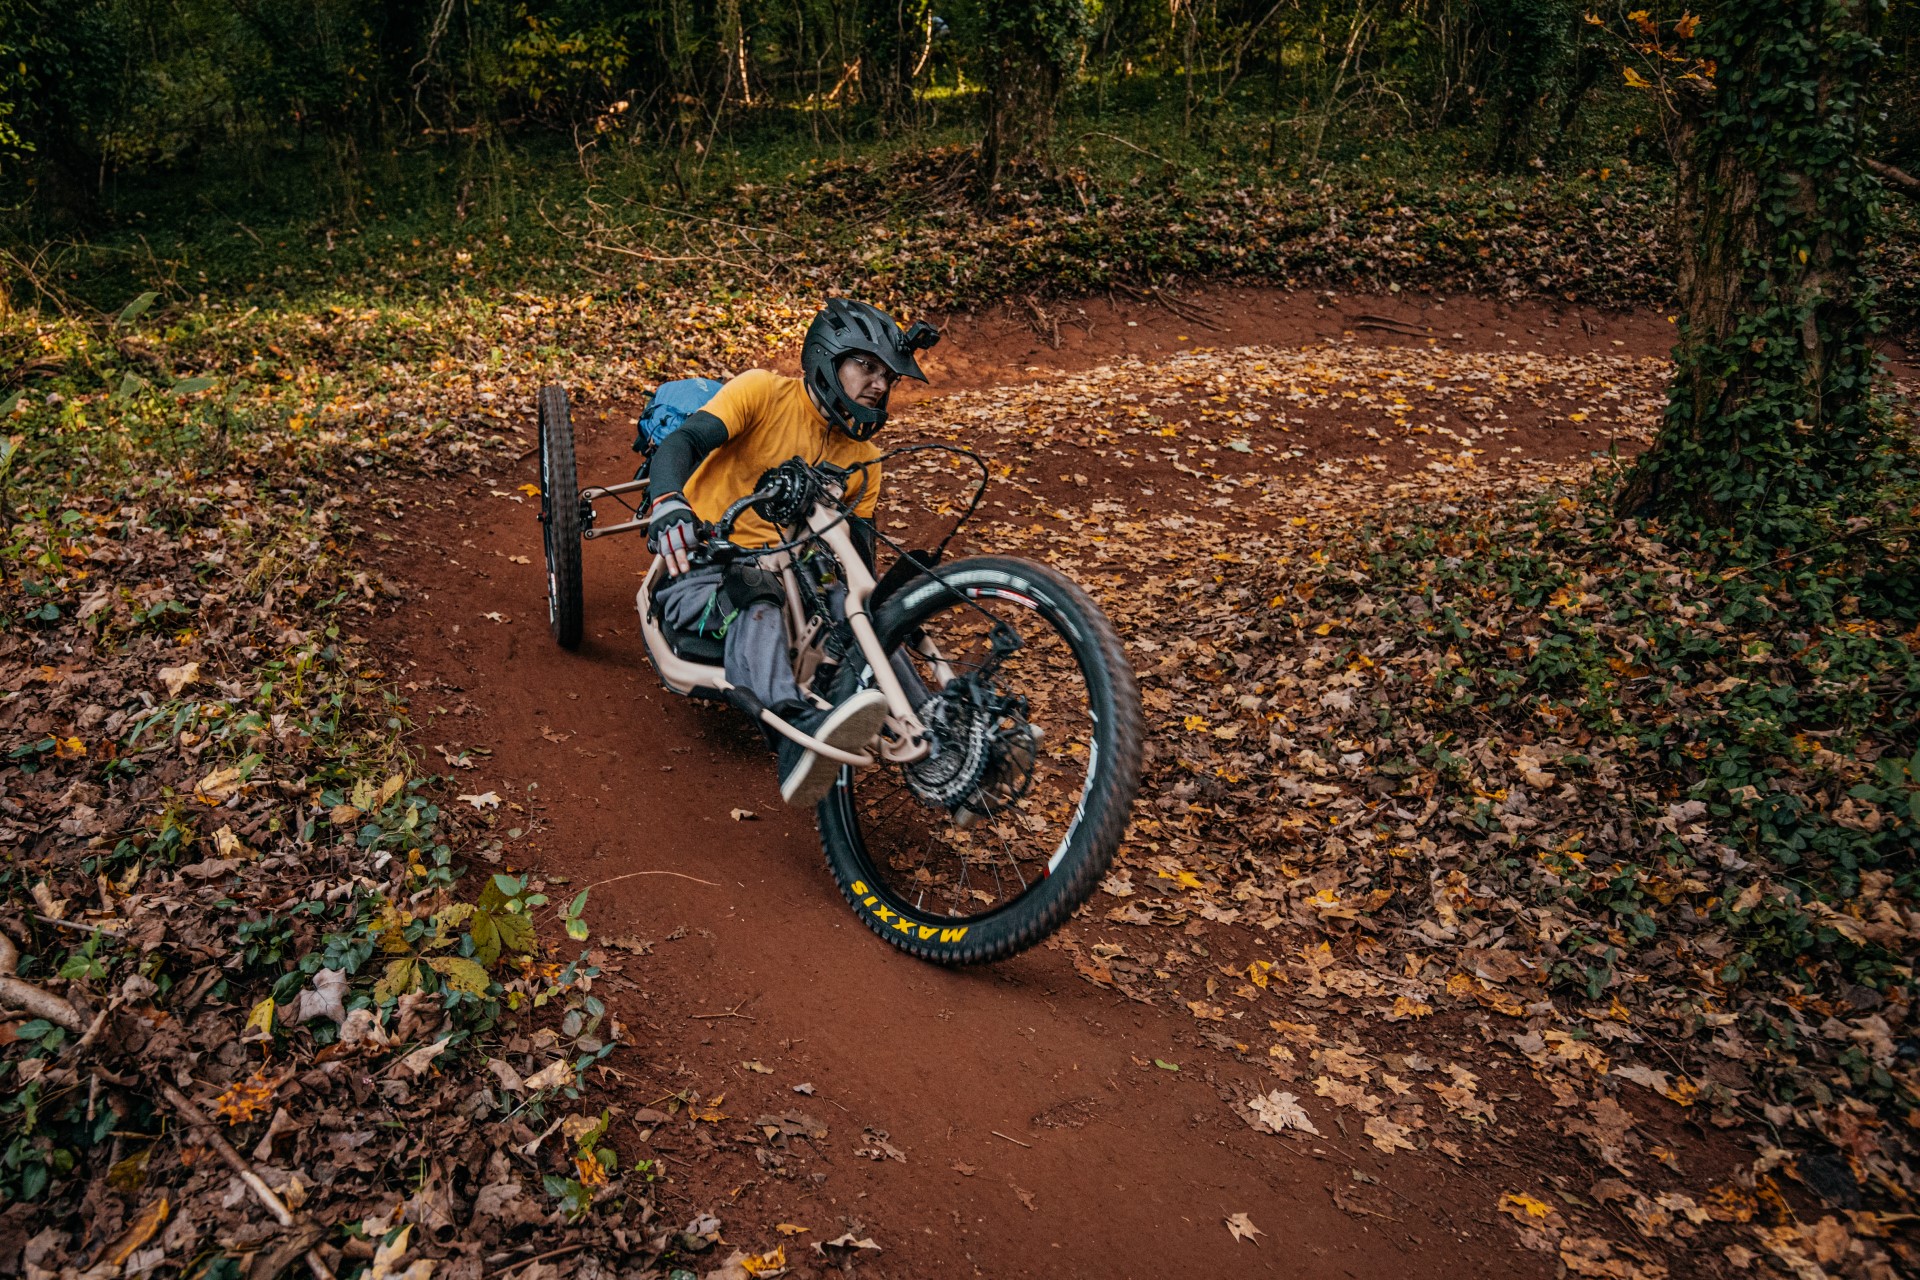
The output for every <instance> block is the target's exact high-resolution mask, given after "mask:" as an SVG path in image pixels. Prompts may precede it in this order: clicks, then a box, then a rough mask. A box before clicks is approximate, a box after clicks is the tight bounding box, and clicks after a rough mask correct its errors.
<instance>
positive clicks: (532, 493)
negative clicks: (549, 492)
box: [520, 484, 540, 498]
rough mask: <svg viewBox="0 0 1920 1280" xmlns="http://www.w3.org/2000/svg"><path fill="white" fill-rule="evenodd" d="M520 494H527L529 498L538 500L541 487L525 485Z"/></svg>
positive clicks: (521, 487) (522, 486)
mask: <svg viewBox="0 0 1920 1280" xmlns="http://www.w3.org/2000/svg"><path fill="white" fill-rule="evenodd" d="M520 492H522V493H524V494H526V495H527V496H528V497H529V498H537V497H539V496H540V486H539V485H537V484H523V485H521V486H520Z"/></svg>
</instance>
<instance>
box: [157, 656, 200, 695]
mask: <svg viewBox="0 0 1920 1280" xmlns="http://www.w3.org/2000/svg"><path fill="white" fill-rule="evenodd" d="M199 678H200V664H199V663H198V662H183V663H181V664H180V665H179V666H177V667H162V668H160V683H161V684H163V685H165V686H166V687H167V696H168V697H169V698H177V697H179V696H180V691H181V690H182V689H184V688H186V687H187V686H188V685H190V684H192V683H194V682H195V681H197V680H198V679H199Z"/></svg>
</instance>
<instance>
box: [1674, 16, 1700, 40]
mask: <svg viewBox="0 0 1920 1280" xmlns="http://www.w3.org/2000/svg"><path fill="white" fill-rule="evenodd" d="M1699 30H1700V19H1699V18H1697V17H1695V16H1694V15H1693V14H1691V13H1684V14H1681V15H1680V20H1679V21H1678V22H1676V23H1674V24H1673V33H1674V34H1675V35H1677V36H1679V37H1680V38H1681V39H1682V40H1691V39H1693V37H1694V36H1695V35H1696V34H1697V33H1698V32H1699Z"/></svg>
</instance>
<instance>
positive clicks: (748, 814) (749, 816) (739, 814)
mask: <svg viewBox="0 0 1920 1280" xmlns="http://www.w3.org/2000/svg"><path fill="white" fill-rule="evenodd" d="M730 814H731V816H732V818H733V820H734V821H735V822H752V821H753V820H754V819H756V818H758V817H759V816H760V815H759V814H757V813H755V812H754V811H753V810H751V809H733V810H730Z"/></svg>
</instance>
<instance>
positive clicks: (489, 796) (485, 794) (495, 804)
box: [460, 791, 500, 810]
mask: <svg viewBox="0 0 1920 1280" xmlns="http://www.w3.org/2000/svg"><path fill="white" fill-rule="evenodd" d="M460 799H462V800H465V801H466V802H467V803H468V804H470V805H472V806H473V807H474V808H476V809H483V810H484V809H498V808H499V807H500V797H499V796H498V795H496V794H495V793H493V792H491V791H482V792H480V793H479V794H478V795H471V796H461V797H460Z"/></svg>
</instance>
